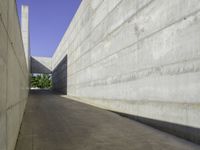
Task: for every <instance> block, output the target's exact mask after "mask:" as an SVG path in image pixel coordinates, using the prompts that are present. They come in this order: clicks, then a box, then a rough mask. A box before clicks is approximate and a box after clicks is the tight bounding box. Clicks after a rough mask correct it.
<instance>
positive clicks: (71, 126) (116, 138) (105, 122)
mask: <svg viewBox="0 0 200 150" xmlns="http://www.w3.org/2000/svg"><path fill="white" fill-rule="evenodd" d="M96 149H98V150H146V149H148V150H161V149H163V150H199V149H200V146H199V145H195V144H192V143H190V142H187V141H185V140H182V139H179V138H177V137H174V136H172V135H169V134H167V133H164V132H160V131H158V130H156V129H153V128H151V127H149V126H146V125H143V124H140V123H138V122H135V121H131V120H129V119H126V118H123V117H121V116H119V115H117V114H115V113H112V112H109V111H106V110H102V109H99V108H96V107H92V106H89V105H86V104H83V103H79V102H76V101H73V100H70V99H66V98H63V97H61V96H59V95H53V94H51V93H49V92H47V91H34V92H32V94H31V95H30V97H29V101H28V104H27V108H26V111H25V115H24V119H23V123H22V127H21V130H20V135H19V139H18V143H17V147H16V150H96Z"/></svg>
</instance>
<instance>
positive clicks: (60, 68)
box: [52, 56, 67, 94]
mask: <svg viewBox="0 0 200 150" xmlns="http://www.w3.org/2000/svg"><path fill="white" fill-rule="evenodd" d="M52 83H53V90H54V91H56V92H58V93H61V94H67V56H65V57H64V58H63V60H62V61H61V62H60V63H59V64H58V65H57V67H56V68H54V70H53V72H52Z"/></svg>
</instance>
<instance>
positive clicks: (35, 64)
mask: <svg viewBox="0 0 200 150" xmlns="http://www.w3.org/2000/svg"><path fill="white" fill-rule="evenodd" d="M31 73H44V74H50V73H52V58H50V57H33V56H31Z"/></svg>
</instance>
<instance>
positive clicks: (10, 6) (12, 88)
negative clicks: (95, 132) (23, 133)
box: [0, 0, 29, 150]
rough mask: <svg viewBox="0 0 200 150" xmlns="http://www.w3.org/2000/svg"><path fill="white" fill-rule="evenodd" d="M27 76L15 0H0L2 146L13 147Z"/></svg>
mask: <svg viewBox="0 0 200 150" xmlns="http://www.w3.org/2000/svg"><path fill="white" fill-rule="evenodd" d="M28 78H29V73H28V69H27V64H26V59H25V52H24V47H23V42H22V36H21V29H20V24H19V20H18V16H17V10H16V2H15V0H0V149H1V150H14V147H15V143H16V140H17V136H18V131H19V128H20V124H21V120H22V116H23V112H24V107H25V104H26V100H27V96H28Z"/></svg>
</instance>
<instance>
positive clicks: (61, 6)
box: [17, 0, 81, 57]
mask: <svg viewBox="0 0 200 150" xmlns="http://www.w3.org/2000/svg"><path fill="white" fill-rule="evenodd" d="M80 3H81V0H17V6H18V13H19V16H21V5H22V4H26V5H29V7H30V42H31V43H30V44H31V55H32V56H46V57H51V56H52V55H53V53H54V52H55V50H56V48H57V46H58V44H59V43H60V41H61V39H62V37H63V35H64V33H65V31H66V30H67V28H68V26H69V24H70V22H71V20H72V18H73V16H74V14H75V13H76V11H77V9H78V7H79V5H80Z"/></svg>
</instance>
